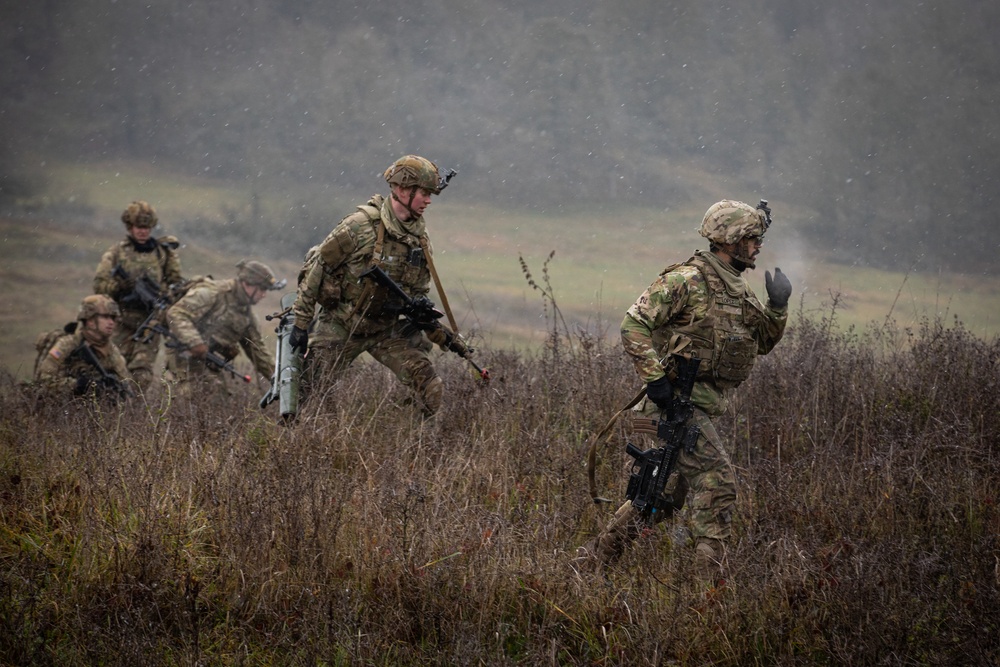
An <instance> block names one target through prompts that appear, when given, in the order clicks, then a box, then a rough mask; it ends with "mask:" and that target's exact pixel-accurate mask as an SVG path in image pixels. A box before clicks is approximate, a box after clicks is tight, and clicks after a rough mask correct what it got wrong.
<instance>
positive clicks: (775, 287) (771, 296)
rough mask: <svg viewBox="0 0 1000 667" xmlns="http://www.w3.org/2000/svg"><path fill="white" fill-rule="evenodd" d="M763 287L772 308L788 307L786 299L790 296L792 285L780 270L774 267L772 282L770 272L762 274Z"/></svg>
mask: <svg viewBox="0 0 1000 667" xmlns="http://www.w3.org/2000/svg"><path fill="white" fill-rule="evenodd" d="M764 287H765V288H766V289H767V298H768V300H769V301H770V302H771V307H772V308H784V307H785V306H787V305H788V297H790V296H791V295H792V283H791V281H789V280H788V276H786V275H785V274H784V273H782V272H781V269H779V268H778V267H774V279H773V280H772V279H771V272H770V271H765V272H764Z"/></svg>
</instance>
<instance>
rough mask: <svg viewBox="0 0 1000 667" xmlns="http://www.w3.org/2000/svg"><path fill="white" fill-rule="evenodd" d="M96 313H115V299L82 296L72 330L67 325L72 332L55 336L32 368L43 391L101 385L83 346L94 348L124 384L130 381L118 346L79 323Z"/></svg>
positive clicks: (103, 364) (104, 365)
mask: <svg viewBox="0 0 1000 667" xmlns="http://www.w3.org/2000/svg"><path fill="white" fill-rule="evenodd" d="M102 300H103V301H102ZM97 312H100V313H105V314H111V313H113V314H114V315H115V316H117V315H118V308H117V306H115V303H114V301H112V300H110V299H109V298H107V297H106V296H103V295H100V296H90V297H87V298H86V299H84V302H83V305H82V306H81V309H80V316H79V317H78V319H77V326H76V328H75V330H74V329H72V327H68V328H67V330H68V331H72V333H66V334H65V335H63V336H60V337H59V338H58V339H56V341H55V342H54V343H53V345H52V347H50V348H49V350H48V352H47V353H46V354H45V356H44V357H43V358H42V360H41V361H40V362H39V364H38V367H37V369H36V371H35V381H36V382H37V383H38V384H39V385H40V386H41V387H43V388H44V389H45V390H46V391H48V392H51V393H52V394H53V395H56V394H60V395H69V394H70V393H71V392H73V393H77V394H82V393H84V392H85V391H88V390H89V391H93V390H98V389H99V388H100V387H101V385H100V379H101V373H100V371H99V370H98V369H97V368H95V367H94V365H93V364H92V363H91V362H89V361H87V359H86V358H85V357H84V355H83V354H82V353H81V349H82V348H83V346H85V345H86V346H88V347H90V349H91V350H93V351H94V356H95V357H96V358H97V361H98V363H100V365H101V367H102V368H103V369H104V370H105V371H106V372H107V373H109V374H111V375H113V376H114V377H115V378H117V379H118V381H119V382H121V383H122V384H123V385H124V386H129V385H130V384H131V383H132V382H133V380H132V375H131V374H130V373H129V370H128V366H127V365H126V363H125V357H124V356H122V353H121V351H120V350H119V349H118V347H116V346H115V344H114V343H113V342H112V341H111V340H109V339H106V338H104V337H103V336H100V335H98V334H96V333H95V332H92V331H87V330H86V328H85V327H84V326H82V325H83V324H84V323H85V322H86V320H87V319H88V318H90V317H93V316H94V315H95V314H96V313H97ZM81 379H82V380H83V381H82V382H81Z"/></svg>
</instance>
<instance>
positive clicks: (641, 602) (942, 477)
mask: <svg viewBox="0 0 1000 667" xmlns="http://www.w3.org/2000/svg"><path fill="white" fill-rule="evenodd" d="M553 306H554V304H553ZM827 324H828V323H826V322H820V323H812V322H809V321H807V320H804V319H802V318H799V319H798V320H797V321H796V322H795V323H794V325H793V326H790V328H789V331H788V333H787V335H786V338H785V340H784V341H782V343H781V344H780V345H779V346H778V348H777V349H776V350H775V352H774V353H772V354H771V355H769V356H768V357H765V358H763V359H762V360H761V363H760V365H759V367H758V368H757V369H756V370H755V373H754V376H753V377H752V378H751V380H750V381H749V382H748V383H746V384H745V385H744V386H743V387H741V389H740V390H739V392H738V399H737V400H736V401H735V403H736V404H735V405H734V408H733V411H732V412H731V413H730V414H729V415H728V416H727V417H725V418H724V419H722V420H721V422H722V423H721V427H722V429H723V431H724V433H725V434H726V435H727V436H728V437H729V439H730V442H731V445H732V449H731V451H732V454H733V459H734V463H736V465H737V466H738V467H739V473H740V474H739V478H740V480H741V485H742V488H741V496H740V502H739V508H738V516H737V521H736V530H737V535H736V539H735V540H734V542H733V544H732V547H731V549H730V552H729V554H728V561H729V566H730V576H729V580H728V585H727V587H726V588H724V589H722V590H717V591H711V592H710V594H709V595H706V594H705V593H704V592H703V591H699V590H698V589H697V588H695V587H694V586H693V580H692V578H691V573H690V572H689V564H690V561H691V558H690V555H691V554H690V547H689V546H688V545H686V544H685V543H684V541H683V540H682V539H676V537H675V535H674V531H675V528H674V527H665V528H664V529H660V530H656V531H652V532H651V533H650V534H649V535H647V536H644V537H643V538H641V539H640V540H638V541H637V542H636V543H635V545H634V547H633V548H632V549H631V550H630V551H629V552H627V554H626V556H625V557H624V558H623V559H622V560H621V562H620V563H618V564H616V565H615V566H614V567H612V568H611V569H610V570H609V571H608V572H607V573H606V574H605V575H604V576H598V575H589V574H583V573H578V572H577V571H576V569H575V568H574V567H572V566H571V564H570V559H571V557H572V555H573V551H574V549H575V547H576V546H578V545H580V544H582V543H583V542H584V541H586V540H587V539H588V538H589V537H590V536H592V535H593V534H594V533H595V532H596V531H597V530H599V528H600V527H601V525H602V523H603V522H604V521H606V520H607V518H608V514H607V510H606V509H604V508H600V507H596V506H594V505H593V504H592V503H591V501H590V499H589V496H588V494H587V484H586V471H585V469H584V466H583V455H584V447H585V445H586V441H587V438H588V437H589V436H590V435H591V434H593V433H594V432H595V431H596V430H598V429H599V428H600V427H601V426H603V424H604V422H605V421H606V420H607V419H608V417H609V416H610V415H611V414H612V413H613V412H614V411H615V410H616V409H617V408H618V407H620V406H621V405H622V404H623V403H624V402H625V401H626V400H627V399H628V398H630V397H631V396H632V394H633V393H634V392H635V391H636V390H637V389H638V386H637V383H636V380H635V375H634V373H633V371H632V369H631V366H630V364H629V363H628V362H627V361H626V360H625V359H624V358H623V355H622V354H621V352H620V348H619V346H618V345H617V344H606V343H605V342H603V341H602V340H601V339H600V337H598V336H595V335H588V334H586V333H584V332H578V333H576V334H573V335H572V336H570V335H569V334H568V333H560V332H559V331H558V330H557V329H556V328H555V327H553V334H552V337H551V338H552V340H550V344H549V345H547V346H546V347H545V349H543V350H541V351H539V352H538V353H515V352H511V351H495V352H487V353H480V355H479V357H480V358H481V359H483V361H485V363H486V365H488V366H489V367H490V368H491V370H492V372H493V377H494V379H493V381H492V383H490V384H489V385H487V386H483V385H481V384H480V383H479V382H478V381H477V380H476V379H475V378H474V377H473V375H472V374H470V372H469V370H468V367H467V366H466V365H465V363H464V362H463V361H462V360H461V359H458V358H456V357H454V356H442V357H441V358H440V359H439V360H438V362H437V364H438V368H439V371H440V373H441V375H442V376H443V377H444V378H445V382H446V386H447V398H446V400H445V404H444V406H443V408H442V410H441V412H440V413H439V415H438V416H437V417H436V418H435V419H433V420H430V421H423V420H421V418H420V415H419V411H418V410H416V409H415V408H414V406H412V405H409V403H408V398H409V397H408V395H407V393H406V392H405V391H404V390H402V389H401V388H400V387H399V386H398V385H397V384H396V382H395V380H394V379H393V378H392V377H391V376H390V375H389V374H388V373H387V372H386V371H385V370H384V369H383V368H381V367H379V366H377V365H374V364H369V365H360V366H358V367H356V368H354V369H353V370H352V371H351V372H350V373H348V374H347V375H346V376H345V377H344V378H343V379H342V380H340V381H339V382H337V383H336V384H335V385H333V386H331V387H329V391H328V392H326V393H324V394H322V395H321V394H320V393H317V394H316V395H315V396H314V397H313V398H311V399H310V401H309V402H308V403H306V404H305V405H304V406H303V410H302V413H301V414H300V416H299V419H298V420H297V421H296V422H295V423H294V424H292V425H290V426H282V425H279V424H278V423H276V422H275V418H274V412H273V411H270V410H269V411H261V410H259V409H258V408H257V407H256V398H257V397H256V396H254V395H252V394H249V393H242V392H240V391H237V392H235V393H234V394H233V395H231V396H214V397H212V400H210V401H208V400H206V401H199V402H198V403H195V404H191V403H185V402H183V401H180V400H177V399H171V398H170V397H169V396H167V395H165V394H163V393H161V392H159V391H156V392H153V393H152V394H151V395H150V396H149V397H147V399H146V400H145V401H137V402H136V403H134V404H130V405H128V406H125V407H122V408H117V407H113V406H93V405H83V404H68V405H62V404H53V403H40V402H37V401H35V400H34V398H33V397H32V395H31V393H30V391H29V390H27V389H25V388H24V387H20V386H17V385H16V384H15V383H14V382H13V381H12V380H11V379H10V378H9V377H7V378H6V379H5V380H4V382H3V386H2V396H0V400H2V417H0V517H2V529H3V532H2V538H0V564H2V569H0V661H2V662H5V663H10V664H60V665H73V664H85V663H94V662H96V663H102V664H375V663H377V664H473V663H481V664H539V663H546V664H732V665H740V664H754V663H769V664H775V663H777V664H813V663H827V664H957V663H965V664H969V663H979V664H990V663H995V662H996V661H997V660H998V659H1000V649H998V640H997V637H998V636H1000V634H998V631H1000V611H998V610H1000V599H998V591H997V589H998V581H997V576H998V575H997V563H998V560H997V558H998V553H1000V552H998V549H997V543H996V535H997V533H998V528H1000V517H998V514H997V510H996V486H995V480H996V479H998V475H997V473H998V471H997V461H996V458H995V454H994V450H995V447H996V444H997V433H998V429H1000V423H998V421H1000V410H998V408H1000V406H998V403H997V401H998V398H997V397H998V396H1000V391H998V387H997V383H998V371H1000V346H998V343H997V342H995V341H994V342H992V343H989V342H984V341H982V340H979V339H976V338H975V337H973V336H971V335H970V334H969V333H968V332H967V331H965V330H964V329H963V328H962V327H961V325H960V324H956V325H954V326H952V327H944V326H943V325H942V324H941V323H939V322H927V323H925V324H924V325H923V326H921V327H918V328H917V329H915V330H913V331H897V330H895V329H893V328H891V327H882V328H878V329H872V330H870V331H867V332H865V333H863V334H858V333H855V332H851V331H849V332H846V333H837V332H836V331H835V330H834V329H833V328H831V327H829V326H827ZM271 410H273V408H272V409H271ZM604 453H605V456H606V458H607V459H608V460H614V461H618V454H616V453H615V454H613V453H612V452H611V451H610V450H606V451H605V452H604ZM601 475H602V484H604V485H606V486H611V487H612V489H611V492H612V493H617V494H619V495H621V493H622V492H623V485H624V479H623V478H620V476H619V475H618V467H617V465H614V466H612V465H605V466H604V467H603V468H602V471H601Z"/></svg>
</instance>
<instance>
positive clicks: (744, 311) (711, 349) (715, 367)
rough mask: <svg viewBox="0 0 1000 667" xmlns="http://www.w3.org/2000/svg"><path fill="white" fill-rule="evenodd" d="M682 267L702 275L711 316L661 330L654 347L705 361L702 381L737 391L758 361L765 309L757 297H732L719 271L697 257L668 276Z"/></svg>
mask: <svg viewBox="0 0 1000 667" xmlns="http://www.w3.org/2000/svg"><path fill="white" fill-rule="evenodd" d="M679 266H693V267H695V268H697V269H698V271H699V272H700V273H701V275H702V278H703V279H704V280H705V286H706V288H707V292H708V305H707V313H706V315H705V317H703V318H701V319H698V320H695V321H693V322H690V323H688V324H683V325H678V326H671V327H664V328H663V329H662V330H657V331H656V332H654V334H653V344H654V346H655V347H656V349H657V350H672V351H680V353H681V354H683V355H685V356H688V355H690V356H692V357H696V358H698V359H701V360H702V362H701V365H700V366H699V367H698V377H697V379H698V380H699V381H703V382H713V383H715V384H716V385H717V386H718V387H719V388H720V389H729V388H732V387H735V386H737V385H739V384H740V383H741V382H743V381H744V380H746V379H747V378H748V377H750V370H751V369H752V368H753V365H754V362H755V361H756V360H757V349H758V345H757V339H756V338H755V337H754V333H755V332H756V331H757V330H758V329H759V327H760V324H761V322H762V320H763V318H764V308H763V306H762V305H761V304H760V302H759V301H758V300H757V298H756V297H755V296H753V294H750V295H749V296H746V297H734V296H732V295H730V294H728V293H727V292H726V286H725V284H724V283H723V282H722V278H721V277H719V275H718V273H716V271H715V269H714V268H713V267H712V266H711V265H710V264H709V263H708V262H706V261H705V260H703V259H701V258H699V257H697V256H696V257H692V258H691V259H689V260H688V261H687V262H684V264H675V265H674V266H671V267H669V268H667V269H666V270H665V271H664V273H668V272H670V271H673V270H674V269H676V268H677V267H679Z"/></svg>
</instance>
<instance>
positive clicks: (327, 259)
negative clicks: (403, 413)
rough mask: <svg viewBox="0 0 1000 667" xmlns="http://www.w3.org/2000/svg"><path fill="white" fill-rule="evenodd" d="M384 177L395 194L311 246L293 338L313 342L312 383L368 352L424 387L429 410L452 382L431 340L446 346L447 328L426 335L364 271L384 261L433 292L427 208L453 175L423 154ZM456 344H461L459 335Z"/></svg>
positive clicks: (373, 201) (398, 275)
mask: <svg viewBox="0 0 1000 667" xmlns="http://www.w3.org/2000/svg"><path fill="white" fill-rule="evenodd" d="M383 177H384V178H385V180H386V182H387V183H388V184H389V188H390V195H389V197H388V198H385V197H383V196H382V195H373V196H372V197H371V198H370V199H369V200H368V202H367V203H365V204H364V205H361V206H358V207H357V211H355V212H354V213H352V214H351V215H349V216H347V217H346V218H344V219H343V220H341V221H340V223H339V224H338V225H337V227H336V228H334V230H333V231H332V232H330V234H329V235H328V236H327V237H326V239H324V240H323V242H322V243H321V244H320V245H319V247H318V250H316V249H314V250H315V252H314V251H310V253H311V256H310V257H307V261H306V264H305V265H304V266H303V273H302V274H301V276H300V283H299V288H298V294H297V297H296V300H295V305H294V306H293V312H294V314H295V328H294V329H293V330H292V334H291V344H292V346H293V347H294V348H296V349H297V350H299V351H301V352H303V353H304V352H305V351H306V349H307V348H308V356H307V357H306V371H305V372H306V376H307V378H309V382H308V383H307V385H314V384H315V383H316V382H317V381H318V380H320V379H321V378H324V377H327V376H335V375H336V374H338V373H339V372H341V371H342V370H344V369H345V368H347V367H348V366H349V365H350V364H351V362H352V361H354V359H356V358H357V357H358V356H359V355H360V354H361V353H362V352H368V353H369V354H370V355H371V356H372V357H374V358H375V360H376V361H378V362H379V363H381V364H382V365H384V366H386V367H388V368H389V369H390V370H391V371H392V372H393V373H394V374H395V375H396V377H397V378H398V379H399V381H400V382H402V383H403V385H405V386H406V387H409V388H410V389H412V390H413V391H414V392H415V393H416V395H417V397H418V399H419V401H420V403H421V407H422V409H423V412H424V414H425V415H427V416H429V415H432V414H434V413H435V412H436V411H437V410H438V408H440V406H441V400H442V394H443V388H444V383H443V382H442V380H441V378H440V377H438V375H437V372H436V371H435V370H434V366H433V364H432V363H431V358H430V352H431V350H432V349H433V347H432V344H431V343H436V344H437V345H439V346H441V347H444V346H445V345H447V344H448V341H446V340H445V336H446V334H445V332H444V331H443V330H441V329H438V330H434V331H432V332H430V333H429V334H427V335H425V334H424V333H422V332H421V331H420V330H418V329H417V328H416V327H414V326H413V325H412V324H410V323H408V322H407V321H406V320H405V319H403V318H402V317H401V315H400V311H399V305H400V304H399V302H398V298H396V297H394V296H392V295H391V294H390V293H389V292H388V291H387V290H385V289H384V288H382V287H380V286H378V285H377V284H376V283H375V282H374V281H372V280H364V281H362V280H361V279H360V278H361V274H362V273H364V272H365V270H367V269H369V268H371V267H373V266H379V267H381V268H382V270H384V271H385V272H386V273H387V274H388V275H389V277H390V278H392V279H393V280H394V281H395V282H396V283H397V284H398V285H399V286H400V287H401V288H402V289H403V291H405V292H406V293H407V294H408V295H409V296H411V297H413V298H426V297H427V294H428V292H429V291H430V280H431V273H430V271H431V269H432V264H431V245H430V240H429V239H428V236H427V230H426V227H425V223H424V218H423V214H424V211H425V210H426V209H427V207H428V206H429V205H430V203H431V196H432V195H436V194H440V192H441V190H442V189H444V187H446V186H447V178H446V179H442V178H441V177H440V175H439V173H438V168H437V166H436V165H435V164H434V163H433V162H431V161H429V160H427V159H425V158H422V157H419V156H416V155H406V156H404V157H401V158H399V159H398V160H396V161H395V162H394V163H393V164H392V165H391V166H390V167H389V168H388V169H386V171H385V173H384V174H383ZM449 177H450V176H449ZM310 260H311V261H310ZM317 307H321V309H320V310H319V311H317ZM314 317H315V318H316V322H315V323H313V318H314ZM311 324H312V325H313V328H312V332H313V336H312V339H311V340H310V334H309V331H310V328H309V327H310V325H311ZM457 344H458V345H464V344H463V343H461V342H459V343H457ZM450 349H452V350H453V351H456V352H457V350H456V347H455V343H454V342H452V347H451V348H450ZM464 349H466V350H467V348H464ZM458 353H459V354H461V352H458Z"/></svg>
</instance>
